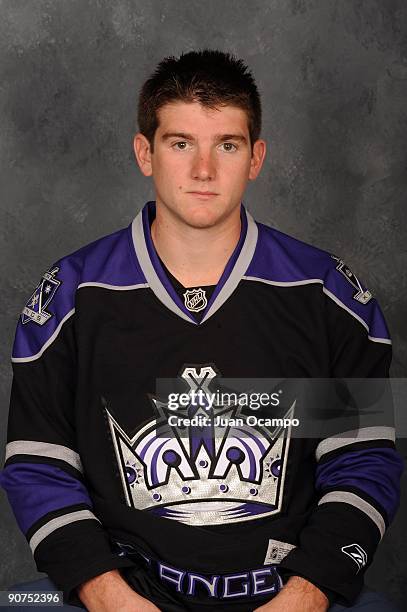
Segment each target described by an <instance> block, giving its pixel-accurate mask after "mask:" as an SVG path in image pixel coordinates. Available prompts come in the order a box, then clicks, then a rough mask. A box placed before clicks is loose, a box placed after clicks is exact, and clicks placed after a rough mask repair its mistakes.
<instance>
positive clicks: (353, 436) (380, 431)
mask: <svg viewBox="0 0 407 612" xmlns="http://www.w3.org/2000/svg"><path fill="white" fill-rule="evenodd" d="M370 440H391V441H392V442H395V440H396V433H395V429H394V427H387V426H382V427H378V426H373V427H361V428H360V429H352V430H349V431H344V432H342V433H339V434H335V435H334V436H331V437H330V438H325V440H321V442H320V443H319V444H318V446H317V448H316V449H315V458H316V460H317V461H319V460H320V459H321V457H322V456H323V455H325V454H326V453H329V452H331V451H333V450H336V449H337V448H342V447H343V446H348V445H349V444H355V442H368V441H370Z"/></svg>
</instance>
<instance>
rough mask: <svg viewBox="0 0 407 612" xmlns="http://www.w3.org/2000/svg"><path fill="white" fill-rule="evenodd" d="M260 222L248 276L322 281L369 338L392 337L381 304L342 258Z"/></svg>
mask: <svg viewBox="0 0 407 612" xmlns="http://www.w3.org/2000/svg"><path fill="white" fill-rule="evenodd" d="M257 225H258V228H259V239H258V242H257V248H256V251H255V253H254V256H253V259H252V261H251V264H250V266H249V268H248V270H247V271H246V274H245V276H246V277H252V278H259V279H260V280H264V281H271V282H275V283H282V284H283V286H290V285H291V284H292V285H294V286H295V285H299V284H306V283H308V282H309V283H310V282H317V283H318V282H319V283H320V284H321V287H322V290H323V291H324V292H325V293H326V294H327V295H328V296H329V297H330V298H331V299H333V300H334V301H335V302H336V303H337V304H338V305H339V306H340V307H342V308H344V309H345V310H347V311H348V312H350V314H352V315H353V316H355V317H356V318H357V319H359V320H360V321H361V322H362V323H364V325H365V327H366V328H368V333H369V335H370V337H372V338H375V339H383V340H388V339H389V337H390V336H389V331H388V329H387V326H386V322H385V320H384V317H383V314H382V312H381V309H380V306H379V304H378V303H377V301H376V299H375V298H374V297H373V296H372V294H371V293H370V292H369V291H368V290H367V289H366V287H365V286H364V285H362V284H361V282H360V280H359V279H358V277H357V276H356V275H355V274H354V273H353V272H352V271H351V270H350V268H349V267H348V266H347V265H346V264H345V262H344V261H343V260H342V259H341V258H339V257H336V256H335V255H333V254H331V253H328V252H327V251H324V250H323V249H319V248H317V247H314V246H312V245H310V244H307V243H305V242H302V241H301V240H298V239H296V238H293V237H292V236H288V235H287V234H284V233H283V232H280V231H278V230H276V229H274V228H271V227H268V226H266V225H263V224H262V223H258V224H257Z"/></svg>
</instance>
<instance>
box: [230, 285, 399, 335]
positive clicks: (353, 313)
mask: <svg viewBox="0 0 407 612" xmlns="http://www.w3.org/2000/svg"><path fill="white" fill-rule="evenodd" d="M242 279H243V280H249V281H258V282H259V283H266V284H267V285H275V286H276V287H296V286H297V285H311V284H315V283H319V284H321V285H322V291H323V292H324V293H325V294H326V295H327V296H328V297H329V298H331V300H333V301H334V302H335V303H336V304H337V305H338V306H339V307H340V308H343V309H344V310H346V312H348V313H349V314H350V315H351V316H352V317H354V318H355V319H356V320H357V321H359V323H361V324H362V325H363V327H364V328H365V329H366V331H367V333H368V336H367V337H368V340H371V341H372V342H379V343H382V344H392V341H391V340H390V338H376V337H375V336H371V335H370V334H369V332H370V328H369V326H368V324H367V323H366V322H365V321H364V320H363V319H362V318H361V317H359V315H357V314H356V313H355V312H353V310H351V309H350V308H349V307H348V306H346V304H344V303H343V302H341V300H340V299H339V298H337V297H336V295H334V294H333V293H332V292H331V291H329V289H327V288H326V287H325V284H324V281H323V280H322V278H309V279H305V280H299V281H287V282H285V281H272V280H268V279H265V278H260V277H256V276H243V277H242Z"/></svg>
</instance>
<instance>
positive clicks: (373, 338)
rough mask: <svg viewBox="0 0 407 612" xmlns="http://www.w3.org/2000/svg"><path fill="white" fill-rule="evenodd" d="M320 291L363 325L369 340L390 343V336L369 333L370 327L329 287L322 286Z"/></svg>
mask: <svg viewBox="0 0 407 612" xmlns="http://www.w3.org/2000/svg"><path fill="white" fill-rule="evenodd" d="M322 291H323V292H324V293H325V294H326V295H327V296H328V297H330V298H331V300H333V301H334V302H335V304H338V306H340V308H343V309H344V310H346V312H348V313H349V314H350V315H352V317H354V318H355V319H356V320H357V321H359V323H361V324H362V325H363V327H364V328H365V329H366V330H367V333H368V336H367V337H368V339H369V340H371V341H372V342H380V343H382V344H391V343H392V342H391V340H390V338H375V337H374V336H371V335H370V333H369V332H370V328H369V326H368V324H367V323H366V322H365V321H364V320H363V319H362V318H361V317H359V315H357V314H356V312H353V310H351V309H350V308H349V307H348V306H346V304H344V303H343V302H341V300H340V299H339V298H337V297H336V295H334V294H333V293H332V292H331V291H329V289H327V288H326V287H323V288H322Z"/></svg>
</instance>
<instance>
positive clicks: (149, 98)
mask: <svg viewBox="0 0 407 612" xmlns="http://www.w3.org/2000/svg"><path fill="white" fill-rule="evenodd" d="M173 102H186V103H188V102H199V104H201V105H202V106H203V107H204V108H206V109H212V110H213V109H217V108H220V107H222V106H234V107H235V108H240V109H242V110H243V111H244V112H245V113H246V114H247V121H248V129H249V134H250V145H251V146H252V147H253V144H254V142H255V141H256V140H258V138H259V137H260V131H261V102H260V96H259V92H258V90H257V86H256V83H255V82H254V79H253V77H252V75H251V73H250V72H249V70H248V68H247V66H245V64H244V63H243V61H242V60H241V59H236V58H235V57H233V56H232V55H230V54H229V53H223V52H222V51H216V50H210V49H206V50H203V51H191V52H189V53H186V54H183V55H181V56H180V57H179V59H177V58H175V57H166V58H165V59H163V60H162V61H161V62H160V63H159V64H158V66H157V68H156V70H155V72H154V73H153V74H152V76H151V77H150V78H149V79H147V81H146V82H145V83H144V85H143V87H142V89H141V92H140V96H139V105H138V124H139V129H140V132H141V133H142V134H144V136H145V137H146V138H147V140H148V141H149V143H150V147H151V152H152V153H154V135H155V132H156V130H157V128H158V125H159V117H158V111H159V110H160V108H162V107H163V106H165V105H166V104H169V103H173Z"/></svg>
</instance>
